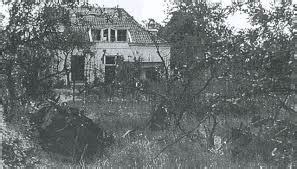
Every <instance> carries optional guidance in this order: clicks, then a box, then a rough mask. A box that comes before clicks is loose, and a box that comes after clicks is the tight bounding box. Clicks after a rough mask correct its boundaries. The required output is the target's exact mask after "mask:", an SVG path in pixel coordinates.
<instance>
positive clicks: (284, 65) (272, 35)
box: [155, 3, 296, 165]
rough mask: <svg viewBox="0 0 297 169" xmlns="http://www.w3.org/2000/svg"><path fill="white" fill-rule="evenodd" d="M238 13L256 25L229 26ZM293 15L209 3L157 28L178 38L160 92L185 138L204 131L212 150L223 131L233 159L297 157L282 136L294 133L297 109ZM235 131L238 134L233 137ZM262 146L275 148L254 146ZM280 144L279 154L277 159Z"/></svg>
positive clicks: (286, 11) (170, 38)
mask: <svg viewBox="0 0 297 169" xmlns="http://www.w3.org/2000/svg"><path fill="white" fill-rule="evenodd" d="M237 10H239V11H241V12H242V13H244V12H245V13H247V14H248V15H249V19H250V22H251V24H252V27H251V28H247V29H245V30H241V31H239V32H235V31H234V30H232V28H229V27H228V26H227V25H226V22H225V20H226V19H227V17H228V16H230V15H231V14H232V13H233V12H234V11H237ZM292 14H293V11H292V10H291V8H290V7H288V6H285V5H283V6H281V7H275V8H272V9H270V10H267V9H264V8H263V7H262V6H261V5H259V4H257V3H256V4H254V3H251V4H245V5H239V6H233V7H229V8H226V9H224V8H221V7H220V6H214V7H209V6H207V5H206V4H204V3H201V4H197V5H182V6H180V7H178V10H176V11H174V12H173V13H172V18H171V20H170V21H169V22H168V23H167V25H166V26H165V28H164V29H163V30H161V31H160V32H159V34H160V35H161V36H163V37H164V38H166V39H167V40H168V41H169V42H171V43H172V62H171V65H170V67H171V70H172V75H171V76H170V77H169V78H168V80H167V81H165V82H164V84H165V85H166V86H167V90H165V91H162V90H161V91H160V90H159V91H155V93H157V94H156V95H158V96H159V97H160V98H162V100H163V104H164V105H166V107H167V108H168V112H169V113H168V114H169V117H170V118H171V119H172V121H174V124H175V126H177V128H178V129H179V130H180V132H181V133H184V134H183V135H182V137H189V136H191V137H192V136H193V137H197V136H198V137H199V136H200V139H198V140H200V141H201V140H204V141H205V142H204V143H205V144H204V146H205V147H206V149H208V150H211V149H212V147H213V146H214V136H216V135H220V136H221V137H222V138H223V140H225V141H226V142H227V144H226V146H227V145H230V146H229V147H231V148H229V150H231V152H232V154H233V156H232V159H233V160H235V161H236V160H248V161H256V160H259V158H260V159H261V160H263V161H264V162H272V161H275V162H280V161H283V160H284V161H286V162H284V163H282V164H283V165H286V164H288V163H290V161H292V160H293V159H294V157H293V156H295V155H294V154H295V152H296V145H292V144H291V143H290V142H291V141H293V140H294V141H296V140H295V139H293V140H291V141H289V142H287V141H284V140H282V139H281V138H278V134H276V133H277V132H284V133H283V134H285V135H287V136H288V135H290V134H293V133H294V132H295V131H296V125H294V123H296V116H294V114H296V111H295V110H293V109H291V108H290V106H291V105H289V104H290V102H289V100H290V99H291V98H292V97H293V96H294V92H295V91H294V90H292V89H291V88H290V84H291V73H292V71H293V65H292V63H293V60H292V59H293V51H294V42H293V41H292V39H293V27H292ZM160 57H162V56H160ZM184 118H190V119H193V118H194V119H196V122H194V123H193V126H196V128H194V127H193V126H192V127H185V126H187V123H188V121H187V120H186V121H185V122H183V119H184ZM255 119H257V120H256V121H258V120H259V121H258V122H259V123H257V125H254V122H255ZM260 119H261V120H260ZM267 121H268V122H267ZM285 121H286V122H285ZM280 123H281V124H282V125H285V126H282V125H280ZM291 124H293V125H291ZM281 128H282V129H286V130H285V131H283V130H281ZM198 129H199V132H196V130H198ZM220 130H225V131H227V132H225V133H220V132H219V131H220ZM275 130H276V131H275ZM234 131H238V133H239V135H238V134H237V135H232V132H233V133H234ZM275 132H276V133H275ZM235 133H236V132H235ZM293 135H295V134H293ZM201 136H202V137H201ZM246 136H248V137H249V139H247V138H246ZM182 137H181V138H182ZM191 137H190V138H191ZM190 138H189V139H190ZM285 138H286V139H287V140H288V139H289V137H285ZM289 140H290V139H289ZM179 141H180V139H176V142H179ZM263 144H266V145H270V146H271V147H270V148H268V147H267V148H266V149H265V150H263V149H262V150H263V151H262V150H261V151H262V152H260V151H255V150H257V149H259V147H261V146H262V145H263ZM238 148H239V149H240V150H238ZM274 148H275V151H276V150H277V151H278V153H279V154H281V155H278V156H273V157H271V152H272V151H273V149H274ZM289 149H290V150H289ZM229 150H228V151H229ZM259 150H260V149H259ZM238 152H239V154H241V155H239V154H238ZM254 153H255V156H253V154H254ZM247 157H248V158H247ZM288 158H289V159H288Z"/></svg>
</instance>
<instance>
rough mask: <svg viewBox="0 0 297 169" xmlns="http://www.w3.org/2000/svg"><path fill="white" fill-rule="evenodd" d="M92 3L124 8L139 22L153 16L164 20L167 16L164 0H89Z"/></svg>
mask: <svg viewBox="0 0 297 169" xmlns="http://www.w3.org/2000/svg"><path fill="white" fill-rule="evenodd" d="M89 2H90V3H97V4H99V5H101V4H103V5H104V6H105V7H115V6H117V5H118V6H119V7H120V8H124V9H125V10H126V11H127V12H128V13H129V14H131V15H132V16H133V17H134V18H135V19H136V20H137V21H138V22H141V21H142V20H146V19H148V18H153V19H155V20H156V21H158V22H163V20H164V19H165V18H166V16H167V15H166V13H165V11H166V4H165V2H164V1H163V0H89Z"/></svg>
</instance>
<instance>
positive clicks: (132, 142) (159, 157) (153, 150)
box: [10, 95, 260, 168]
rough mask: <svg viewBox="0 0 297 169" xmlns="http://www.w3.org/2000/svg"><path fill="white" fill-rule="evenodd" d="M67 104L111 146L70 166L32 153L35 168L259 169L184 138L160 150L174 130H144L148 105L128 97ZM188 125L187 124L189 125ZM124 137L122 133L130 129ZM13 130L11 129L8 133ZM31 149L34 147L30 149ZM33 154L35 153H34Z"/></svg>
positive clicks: (174, 136)
mask: <svg viewBox="0 0 297 169" xmlns="http://www.w3.org/2000/svg"><path fill="white" fill-rule="evenodd" d="M68 104H69V105H71V106H75V107H80V108H83V109H85V110H86V111H85V113H86V115H87V116H88V117H89V118H91V119H92V120H93V121H94V122H95V123H97V124H98V125H99V126H100V127H102V128H104V129H105V130H107V131H108V132H110V133H113V135H114V138H115V140H116V141H115V144H114V145H113V146H112V147H111V148H110V149H109V150H108V152H107V154H105V156H104V157H103V158H96V159H95V160H94V161H93V162H91V163H88V164H79V165H78V164H72V163H71V161H69V160H68V161H67V159H65V158H63V157H60V156H57V155H56V154H50V153H45V152H43V151H42V150H40V149H38V151H35V152H34V151H32V152H34V153H35V154H34V155H33V157H34V158H33V159H35V158H38V159H37V161H38V162H35V163H36V165H35V166H45V167H59V168H60V167H73V168H75V167H79V166H80V167H81V166H87V167H90V168H95V167H97V168H98V167H99V168H100V167H101V168H111V167H113V168H119V167H121V168H203V167H205V166H207V167H208V168H259V165H260V164H259V163H246V164H243V163H240V164H238V163H234V162H232V161H231V158H230V156H229V154H228V153H225V154H222V153H218V152H217V153H216V152H213V153H211V152H208V151H205V150H204V149H203V148H202V147H201V146H200V143H199V142H197V141H191V140H190V139H187V138H184V139H182V140H180V141H179V142H177V143H175V144H173V145H172V146H170V147H168V148H166V149H164V147H166V146H167V145H169V144H171V143H173V142H174V140H175V139H177V138H178V137H179V134H180V133H178V132H176V129H175V128H174V127H172V128H169V129H166V131H151V130H149V128H148V127H147V124H148V121H149V118H150V111H151V110H152V105H151V104H150V103H149V102H147V101H136V100H135V99H132V98H125V99H122V98H116V97H113V98H102V97H101V98H100V97H97V95H88V96H87V97H86V100H85V101H84V99H83V98H79V97H78V98H77V101H76V102H72V101H68ZM189 125H191V123H190V122H189ZM134 129H135V131H134V132H131V133H130V134H128V135H125V136H124V134H125V133H126V132H127V131H129V130H134ZM10 131H13V130H10ZM31 147H34V146H31ZM36 153H37V154H36Z"/></svg>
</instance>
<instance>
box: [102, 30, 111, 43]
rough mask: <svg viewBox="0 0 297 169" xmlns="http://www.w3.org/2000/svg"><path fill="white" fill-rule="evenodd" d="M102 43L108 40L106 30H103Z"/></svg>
mask: <svg viewBox="0 0 297 169" xmlns="http://www.w3.org/2000/svg"><path fill="white" fill-rule="evenodd" d="M102 40H103V41H109V38H108V29H104V31H103V39H102Z"/></svg>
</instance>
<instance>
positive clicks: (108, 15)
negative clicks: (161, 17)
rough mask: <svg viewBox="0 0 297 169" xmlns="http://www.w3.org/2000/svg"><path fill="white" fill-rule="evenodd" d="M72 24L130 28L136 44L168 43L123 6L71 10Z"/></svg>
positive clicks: (88, 26) (80, 27) (86, 26)
mask: <svg viewBox="0 0 297 169" xmlns="http://www.w3.org/2000/svg"><path fill="white" fill-rule="evenodd" d="M70 18H71V23H72V26H73V27H74V28H76V29H80V30H84V31H87V30H88V29H89V28H97V29H104V28H114V29H128V30H129V32H130V35H131V39H132V42H130V43H132V44H133V43H135V44H154V43H155V42H157V43H158V44H168V43H167V42H166V41H165V40H163V39H161V38H160V37H157V36H156V35H153V34H152V33H150V32H149V31H147V30H146V29H145V28H143V27H142V26H141V25H140V24H139V23H138V22H137V21H136V20H135V19H134V18H133V17H132V16H131V15H130V14H128V12H126V11H125V10H124V9H123V8H92V9H90V8H83V7H80V8H77V9H74V10H72V11H71V12H70Z"/></svg>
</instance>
